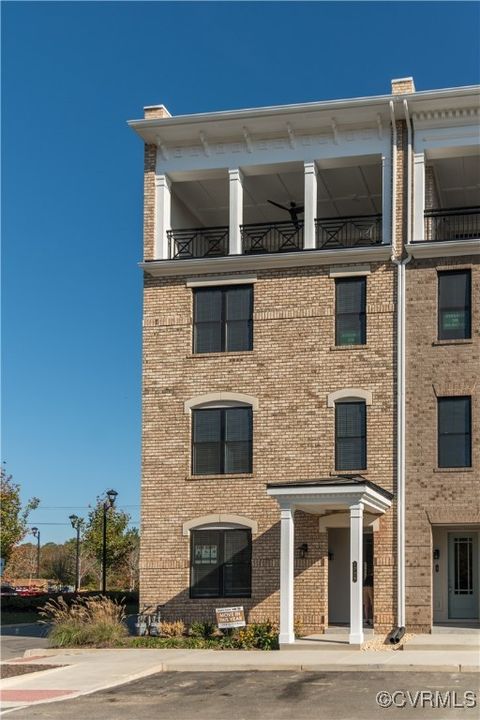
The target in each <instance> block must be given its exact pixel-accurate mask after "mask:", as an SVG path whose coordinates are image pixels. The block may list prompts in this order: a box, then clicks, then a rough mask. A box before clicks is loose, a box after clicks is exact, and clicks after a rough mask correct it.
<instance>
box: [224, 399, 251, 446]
mask: <svg viewBox="0 0 480 720" xmlns="http://www.w3.org/2000/svg"><path fill="white" fill-rule="evenodd" d="M251 414H252V411H251V409H250V408H249V407H245V408H229V409H228V410H225V440H227V441H229V440H249V439H250V424H251Z"/></svg>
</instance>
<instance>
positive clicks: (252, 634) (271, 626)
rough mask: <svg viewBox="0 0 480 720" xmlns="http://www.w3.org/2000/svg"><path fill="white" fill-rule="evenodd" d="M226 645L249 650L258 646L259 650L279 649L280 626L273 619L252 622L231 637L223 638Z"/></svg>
mask: <svg viewBox="0 0 480 720" xmlns="http://www.w3.org/2000/svg"><path fill="white" fill-rule="evenodd" d="M222 645H223V646H224V647H236V648H242V649H244V650H248V649H249V648H256V649H258V650H277V649H278V627H277V625H276V623H273V622H272V621H271V620H265V621H264V622H256V623H250V624H249V625H247V626H246V627H244V628H240V629H239V630H238V631H237V632H236V633H235V634H234V635H233V636H232V637H231V638H228V637H226V638H224V639H223V640H222Z"/></svg>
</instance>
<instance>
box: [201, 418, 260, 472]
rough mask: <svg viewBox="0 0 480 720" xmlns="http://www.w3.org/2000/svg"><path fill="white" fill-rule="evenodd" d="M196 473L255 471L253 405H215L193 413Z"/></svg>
mask: <svg viewBox="0 0 480 720" xmlns="http://www.w3.org/2000/svg"><path fill="white" fill-rule="evenodd" d="M192 418H193V419H192V422H193V429H192V439H193V447H192V473H193V475H223V474H225V473H250V472H252V408H251V407H233V408H218V409H217V408H214V409H213V408H212V409H200V410H194V411H193V413H192Z"/></svg>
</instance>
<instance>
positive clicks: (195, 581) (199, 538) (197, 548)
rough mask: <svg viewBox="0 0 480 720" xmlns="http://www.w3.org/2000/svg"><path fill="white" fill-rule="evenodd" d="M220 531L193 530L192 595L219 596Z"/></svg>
mask: <svg viewBox="0 0 480 720" xmlns="http://www.w3.org/2000/svg"><path fill="white" fill-rule="evenodd" d="M220 552H221V548H220V533H219V531H218V530H216V531H215V530H194V531H192V551H191V553H192V556H191V564H192V588H191V591H192V596H193V597H212V596H214V597H218V596H219V594H220V593H219V585H220V565H221V557H220Z"/></svg>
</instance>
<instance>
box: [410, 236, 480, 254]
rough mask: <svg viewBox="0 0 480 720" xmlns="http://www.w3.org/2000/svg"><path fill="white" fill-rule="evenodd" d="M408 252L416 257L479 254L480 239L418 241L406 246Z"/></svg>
mask: <svg viewBox="0 0 480 720" xmlns="http://www.w3.org/2000/svg"><path fill="white" fill-rule="evenodd" d="M406 249H407V251H408V253H409V254H410V255H411V256H412V257H414V258H435V257H453V256H455V257H456V256H460V255H478V254H479V253H480V239H479V240H451V241H448V240H445V241H444V240H437V241H435V242H427V241H420V240H419V241H418V242H413V243H409V244H408V245H407V246H406Z"/></svg>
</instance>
